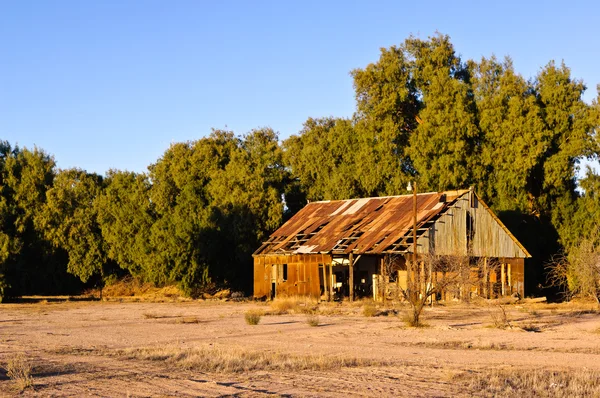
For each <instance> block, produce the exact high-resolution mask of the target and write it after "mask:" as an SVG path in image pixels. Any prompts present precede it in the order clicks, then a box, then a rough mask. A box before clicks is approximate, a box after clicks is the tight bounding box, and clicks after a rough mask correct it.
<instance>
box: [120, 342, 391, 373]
mask: <svg viewBox="0 0 600 398" xmlns="http://www.w3.org/2000/svg"><path fill="white" fill-rule="evenodd" d="M115 355H117V356H120V357H124V358H126V359H139V360H149V361H161V362H163V363H165V364H167V365H168V366H178V367H181V368H184V369H189V370H194V371H199V372H223V373H242V372H250V371H257V370H258V371H300V370H313V371H323V370H332V369H340V368H342V367H357V366H373V365H381V364H383V362H375V361H370V360H363V359H357V358H343V357H339V356H324V355H308V356H299V355H293V354H286V353H281V352H269V351H249V350H246V349H242V348H238V347H215V346H199V347H194V348H178V347H156V348H134V349H126V350H119V351H116V352H115Z"/></svg>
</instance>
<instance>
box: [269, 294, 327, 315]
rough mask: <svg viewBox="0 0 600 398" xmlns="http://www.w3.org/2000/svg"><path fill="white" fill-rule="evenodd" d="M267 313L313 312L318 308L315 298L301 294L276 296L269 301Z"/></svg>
mask: <svg viewBox="0 0 600 398" xmlns="http://www.w3.org/2000/svg"><path fill="white" fill-rule="evenodd" d="M270 306H271V311H270V312H269V315H284V314H313V313H315V312H316V311H317V310H318V303H317V301H316V300H315V299H313V298H310V297H302V296H290V297H278V298H276V299H275V300H273V301H271V303H270Z"/></svg>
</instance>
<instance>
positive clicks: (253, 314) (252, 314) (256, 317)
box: [244, 310, 262, 325]
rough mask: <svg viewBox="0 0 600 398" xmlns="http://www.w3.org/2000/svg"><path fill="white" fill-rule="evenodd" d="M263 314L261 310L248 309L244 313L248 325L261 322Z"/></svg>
mask: <svg viewBox="0 0 600 398" xmlns="http://www.w3.org/2000/svg"><path fill="white" fill-rule="evenodd" d="M261 316H262V314H261V312H260V311H256V310H251V311H247V312H246V314H245V315H244V317H245V318H246V323H247V324H248V325H258V324H259V323H260V318H261Z"/></svg>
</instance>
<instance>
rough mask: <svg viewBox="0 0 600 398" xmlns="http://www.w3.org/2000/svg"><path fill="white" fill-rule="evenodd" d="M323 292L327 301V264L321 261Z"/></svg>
mask: <svg viewBox="0 0 600 398" xmlns="http://www.w3.org/2000/svg"><path fill="white" fill-rule="evenodd" d="M323 294H324V295H325V297H327V301H329V288H328V287H327V264H325V262H323Z"/></svg>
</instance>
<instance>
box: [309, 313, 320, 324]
mask: <svg viewBox="0 0 600 398" xmlns="http://www.w3.org/2000/svg"><path fill="white" fill-rule="evenodd" d="M306 323H307V324H308V326H319V323H320V321H319V316H318V315H308V316H307V317H306Z"/></svg>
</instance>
